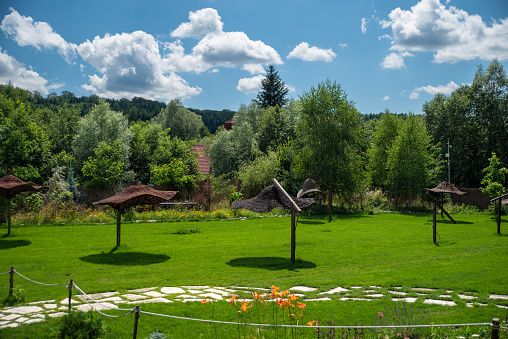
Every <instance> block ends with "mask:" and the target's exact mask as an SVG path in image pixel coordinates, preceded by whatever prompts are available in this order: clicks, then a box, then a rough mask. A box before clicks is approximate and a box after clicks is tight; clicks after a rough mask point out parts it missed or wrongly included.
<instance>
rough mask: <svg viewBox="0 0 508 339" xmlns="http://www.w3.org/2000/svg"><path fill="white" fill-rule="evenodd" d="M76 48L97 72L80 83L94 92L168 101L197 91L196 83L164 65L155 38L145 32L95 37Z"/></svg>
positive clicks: (188, 95)
mask: <svg viewBox="0 0 508 339" xmlns="http://www.w3.org/2000/svg"><path fill="white" fill-rule="evenodd" d="M78 51H79V55H80V56H81V57H82V58H83V60H84V61H86V62H88V63H89V64H90V65H92V66H93V67H94V68H95V69H97V71H98V72H99V73H101V75H97V74H94V75H92V76H90V77H89V80H90V84H87V85H83V86H82V87H83V88H84V89H86V90H90V91H92V92H94V93H96V94H99V95H103V96H106V97H109V98H117V99H118V98H132V97H134V96H140V97H144V98H147V99H154V100H164V101H169V100H171V99H174V98H176V97H179V98H188V97H192V96H195V95H198V94H199V93H200V92H201V89H200V88H199V87H190V86H189V84H188V83H187V82H186V81H185V80H184V79H183V78H181V77H180V76H179V75H177V74H175V73H174V72H171V71H168V70H166V69H165V68H164V63H163V62H162V59H161V55H160V53H159V46H158V43H157V41H156V40H155V39H154V37H153V36H151V35H150V34H147V33H145V32H142V31H136V32H133V33H130V34H128V33H122V34H116V35H109V34H106V35H105V36H104V37H103V38H100V37H95V39H94V40H93V41H91V42H90V41H88V40H87V41H86V42H84V43H82V44H81V45H79V47H78Z"/></svg>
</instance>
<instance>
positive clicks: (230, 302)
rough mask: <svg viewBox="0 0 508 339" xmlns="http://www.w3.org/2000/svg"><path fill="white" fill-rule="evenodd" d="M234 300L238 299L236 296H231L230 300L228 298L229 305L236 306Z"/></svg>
mask: <svg viewBox="0 0 508 339" xmlns="http://www.w3.org/2000/svg"><path fill="white" fill-rule="evenodd" d="M236 298H238V294H235V295H234V296H232V297H231V298H229V304H230V305H233V304H235V305H236Z"/></svg>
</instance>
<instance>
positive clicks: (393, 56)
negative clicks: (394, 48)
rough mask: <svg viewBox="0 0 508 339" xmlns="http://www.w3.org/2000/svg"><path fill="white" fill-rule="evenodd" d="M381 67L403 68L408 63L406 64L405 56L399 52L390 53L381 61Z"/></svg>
mask: <svg viewBox="0 0 508 339" xmlns="http://www.w3.org/2000/svg"><path fill="white" fill-rule="evenodd" d="M381 67H382V68H387V69H401V68H405V67H406V65H405V64H404V58H403V57H402V56H401V55H399V54H397V53H390V54H388V55H387V56H386V57H385V58H384V60H383V61H382V62H381Z"/></svg>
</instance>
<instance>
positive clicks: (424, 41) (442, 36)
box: [381, 0, 508, 63]
mask: <svg viewBox="0 0 508 339" xmlns="http://www.w3.org/2000/svg"><path fill="white" fill-rule="evenodd" d="M388 17H389V20H383V21H381V26H382V27H383V28H389V29H391V30H392V36H391V38H392V46H391V50H392V51H397V52H434V61H435V62H438V63H443V62H449V63H454V62H458V61H462V60H472V59H476V58H479V59H482V60H492V59H494V58H498V59H500V60H508V18H504V19H501V20H494V21H493V22H492V24H491V25H487V24H486V23H485V22H483V19H482V18H481V17H480V16H479V15H475V14H473V15H470V14H468V13H467V12H466V11H464V10H461V9H458V8H456V7H454V6H449V7H447V6H446V5H445V4H442V3H441V2H440V0H421V1H420V2H418V3H417V4H416V5H415V6H413V7H411V10H402V9H400V8H396V9H394V10H392V11H391V13H390V14H389V15H388Z"/></svg>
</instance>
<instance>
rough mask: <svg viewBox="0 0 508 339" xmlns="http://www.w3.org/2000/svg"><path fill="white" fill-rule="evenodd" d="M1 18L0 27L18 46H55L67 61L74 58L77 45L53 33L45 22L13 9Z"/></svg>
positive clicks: (39, 48) (48, 47)
mask: <svg viewBox="0 0 508 339" xmlns="http://www.w3.org/2000/svg"><path fill="white" fill-rule="evenodd" d="M10 10H11V13H10V14H8V15H6V16H5V17H4V19H3V20H2V24H1V26H0V29H2V31H3V32H4V33H5V34H6V35H7V36H8V37H10V38H12V39H13V40H14V41H16V42H17V43H18V45H20V46H33V47H35V48H37V49H38V50H42V49H43V48H45V49H53V48H55V49H56V50H57V51H58V53H59V54H60V55H61V56H63V57H64V59H65V60H67V62H72V60H74V59H75V58H76V50H77V45H76V44H72V43H68V42H66V41H65V40H64V38H62V37H61V36H60V35H59V34H58V33H55V32H54V31H53V29H52V28H51V26H50V25H49V24H48V23H46V22H34V20H33V19H32V18H31V17H26V16H22V15H20V14H19V13H18V12H17V11H15V10H14V9H12V8H11V9H10Z"/></svg>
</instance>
